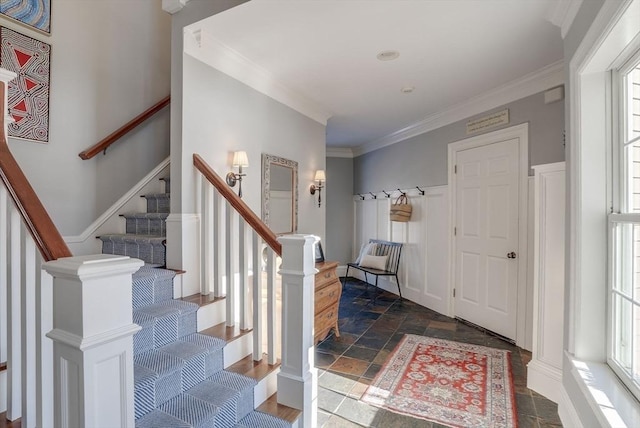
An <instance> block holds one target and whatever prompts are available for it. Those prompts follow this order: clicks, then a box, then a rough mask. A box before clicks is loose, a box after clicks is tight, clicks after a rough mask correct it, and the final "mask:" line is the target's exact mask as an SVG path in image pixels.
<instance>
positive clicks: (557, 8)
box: [547, 0, 583, 39]
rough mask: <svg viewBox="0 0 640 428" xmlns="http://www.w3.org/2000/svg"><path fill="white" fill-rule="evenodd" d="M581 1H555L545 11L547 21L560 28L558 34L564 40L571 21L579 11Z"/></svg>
mask: <svg viewBox="0 0 640 428" xmlns="http://www.w3.org/2000/svg"><path fill="white" fill-rule="evenodd" d="M582 1H583V0H557V1H556V2H554V3H552V4H551V6H550V8H549V10H548V11H547V21H549V22H551V23H552V24H553V25H555V26H556V27H560V34H561V35H562V38H563V39H564V38H565V36H566V35H567V33H568V32H569V29H570V28H571V24H573V20H574V19H575V17H576V15H577V14H578V10H580V5H582Z"/></svg>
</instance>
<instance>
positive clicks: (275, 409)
mask: <svg viewBox="0 0 640 428" xmlns="http://www.w3.org/2000/svg"><path fill="white" fill-rule="evenodd" d="M256 410H257V411H259V412H262V413H268V414H270V415H271V416H275V417H277V418H280V419H282V420H285V421H287V422H289V423H290V424H293V423H294V422H295V421H296V420H298V418H299V417H300V415H301V414H302V412H301V411H300V410H298V409H294V408H293V407H289V406H285V405H284V404H279V403H278V393H275V394H273V395H272V396H271V397H269V398H267V401H265V402H264V403H262V404H261V405H260V406H259V407H258V408H257V409H256Z"/></svg>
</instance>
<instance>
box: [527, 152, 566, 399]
mask: <svg viewBox="0 0 640 428" xmlns="http://www.w3.org/2000/svg"><path fill="white" fill-rule="evenodd" d="M534 170H535V233H534V237H535V243H534V247H535V250H534V254H535V259H534V290H533V353H532V359H531V362H530V363H529V364H528V366H527V371H528V376H527V387H529V388H530V389H533V390H534V391H536V392H538V393H540V394H542V395H544V396H545V397H547V398H549V399H550V400H552V401H555V402H556V403H557V402H559V401H560V399H561V398H562V397H561V395H560V392H561V391H562V390H563V388H562V356H563V331H564V328H563V324H564V279H565V276H564V248H565V243H564V236H565V233H564V232H565V165H564V162H558V163H554V164H548V165H539V166H535V167H534Z"/></svg>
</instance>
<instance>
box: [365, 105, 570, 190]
mask: <svg viewBox="0 0 640 428" xmlns="http://www.w3.org/2000/svg"><path fill="white" fill-rule="evenodd" d="M504 108H509V118H510V123H509V124H508V125H507V126H502V127H496V128H492V129H491V131H495V130H497V129H500V128H506V127H509V126H513V125H518V124H521V123H524V122H529V165H530V166H531V165H539V164H545V163H551V162H560V161H563V160H564V145H563V131H564V101H558V102H555V103H551V104H545V103H544V93H542V92H541V93H538V94H535V95H531V96H529V97H526V98H523V99H521V100H518V101H514V102H512V103H510V104H507V105H505V106H502V107H499V108H496V109H494V110H491V111H488V112H485V113H482V114H480V115H478V116H484V115H486V114H488V113H490V112H493V111H499V110H502V109H504ZM470 119H471V118H470ZM467 120H468V119H465V120H461V121H458V122H455V123H452V124H450V125H447V126H443V127H442V128H438V129H435V130H433V131H430V132H427V133H424V134H421V135H418V136H415V137H413V138H410V139H407V140H405V141H402V142H400V143H396V144H393V145H391V146H387V147H383V148H381V149H378V150H375V151H373V152H369V153H365V154H364V155H362V156H358V157H357V158H355V159H354V186H353V187H354V192H355V193H365V192H376V191H380V190H390V189H391V190H393V189H396V188H400V189H402V188H411V187H414V186H438V185H443V184H447V145H448V144H449V143H452V142H455V141H458V140H462V139H464V138H468V137H471V136H476V135H480V134H472V135H467V134H466V123H467Z"/></svg>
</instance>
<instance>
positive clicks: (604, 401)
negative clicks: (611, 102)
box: [559, 0, 640, 427]
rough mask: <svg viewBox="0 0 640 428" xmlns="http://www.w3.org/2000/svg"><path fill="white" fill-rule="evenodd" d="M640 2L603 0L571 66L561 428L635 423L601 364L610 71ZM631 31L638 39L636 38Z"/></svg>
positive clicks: (629, 39)
mask: <svg viewBox="0 0 640 428" xmlns="http://www.w3.org/2000/svg"><path fill="white" fill-rule="evenodd" d="M639 14H640V0H624V1H605V3H604V5H603V6H602V8H601V10H600V12H599V13H598V16H597V17H596V19H595V20H594V22H593V24H592V25H591V28H590V29H589V31H588V32H587V34H586V36H585V37H584V39H583V41H582V43H581V45H580V47H579V48H578V50H577V51H576V53H575V55H574V56H573V58H572V59H571V61H570V64H569V93H570V100H569V102H570V114H571V116H570V118H569V126H570V129H569V155H568V157H567V163H568V167H569V168H568V171H569V201H568V202H569V210H568V214H569V222H568V228H567V233H568V242H569V253H568V282H569V283H568V295H567V296H568V299H567V302H566V307H565V308H566V311H565V312H566V314H567V318H566V320H567V322H566V323H565V329H566V330H565V349H566V350H567V351H566V352H565V361H564V368H565V370H567V371H568V372H569V373H565V375H564V377H563V386H564V391H563V393H562V395H563V399H562V400H561V401H560V403H559V413H560V416H561V419H562V422H563V424H564V425H565V426H572V427H580V426H593V425H594V422H595V421H598V422H599V425H600V426H634V423H637V421H638V420H640V404H639V403H638V401H637V400H635V398H633V397H631V395H630V393H629V392H628V390H627V389H626V388H625V387H624V385H623V384H622V383H621V382H620V380H619V379H618V377H617V376H615V374H614V373H613V371H612V370H611V368H610V367H609V366H608V365H607V364H606V349H607V346H606V345H607V343H606V337H607V336H606V331H607V327H606V326H607V320H608V317H607V305H606V304H605V302H604V301H603V298H602V297H603V294H604V291H605V290H606V287H605V285H604V284H606V280H607V273H606V265H607V245H608V243H607V214H608V212H609V210H610V209H611V207H612V196H613V195H612V194H611V191H610V189H611V182H610V180H609V177H610V174H609V173H608V172H609V171H608V165H611V162H610V161H611V156H612V154H611V151H610V149H609V147H611V144H610V143H611V141H610V138H611V131H612V128H611V119H610V118H611V114H612V112H611V111H609V108H608V107H607V106H606V103H604V102H602V100H606V99H607V97H608V94H607V86H608V85H607V84H606V83H607V78H608V77H607V76H608V75H609V73H608V70H610V69H612V68H615V65H617V66H619V65H620V64H615V61H616V60H617V59H618V58H619V55H620V54H622V53H625V52H628V50H627V49H629V47H630V45H631V44H632V43H638V42H640V37H636V35H638V34H640V28H639V27H640V20H638V18H637V17H638V16H640V15H639ZM634 37H635V41H634Z"/></svg>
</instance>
